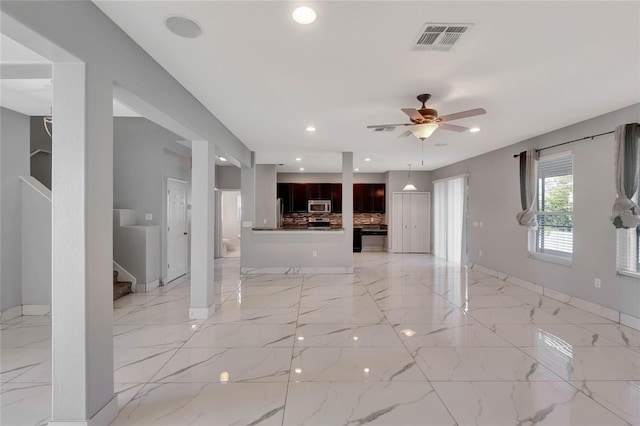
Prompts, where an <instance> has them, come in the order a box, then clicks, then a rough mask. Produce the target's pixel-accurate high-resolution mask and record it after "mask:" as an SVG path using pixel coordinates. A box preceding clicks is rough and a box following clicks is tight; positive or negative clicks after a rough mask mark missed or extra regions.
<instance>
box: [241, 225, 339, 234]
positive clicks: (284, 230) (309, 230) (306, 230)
mask: <svg viewBox="0 0 640 426" xmlns="http://www.w3.org/2000/svg"><path fill="white" fill-rule="evenodd" d="M252 230H253V231H254V232H257V233H269V234H275V233H284V234H291V233H296V234H304V233H309V234H317V233H326V232H329V233H330V232H344V228H337V227H330V228H324V227H316V228H308V227H306V226H305V227H302V226H291V227H283V228H252Z"/></svg>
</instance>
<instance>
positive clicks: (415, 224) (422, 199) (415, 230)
mask: <svg viewBox="0 0 640 426" xmlns="http://www.w3.org/2000/svg"><path fill="white" fill-rule="evenodd" d="M408 195H409V197H410V200H411V207H410V209H409V210H410V216H411V242H410V251H411V252H412V253H426V252H428V251H429V250H428V243H427V241H428V240H427V238H428V232H427V229H428V204H429V196H428V194H408Z"/></svg>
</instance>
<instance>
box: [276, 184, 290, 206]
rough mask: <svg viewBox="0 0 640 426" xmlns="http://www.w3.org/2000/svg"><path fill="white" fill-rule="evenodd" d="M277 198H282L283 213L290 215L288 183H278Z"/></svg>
mask: <svg viewBox="0 0 640 426" xmlns="http://www.w3.org/2000/svg"><path fill="white" fill-rule="evenodd" d="M278 198H282V208H283V213H291V184H290V183H278Z"/></svg>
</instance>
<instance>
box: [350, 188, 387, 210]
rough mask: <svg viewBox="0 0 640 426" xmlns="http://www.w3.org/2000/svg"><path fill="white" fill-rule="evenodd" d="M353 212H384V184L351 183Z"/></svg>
mask: <svg viewBox="0 0 640 426" xmlns="http://www.w3.org/2000/svg"><path fill="white" fill-rule="evenodd" d="M353 212H354V213H384V212H385V185H384V184H383V183H356V184H354V185H353Z"/></svg>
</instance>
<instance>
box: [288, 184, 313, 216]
mask: <svg viewBox="0 0 640 426" xmlns="http://www.w3.org/2000/svg"><path fill="white" fill-rule="evenodd" d="M307 200H308V198H307V184H306V183H292V184H291V213H307V211H308V208H309V206H308V205H307Z"/></svg>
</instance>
